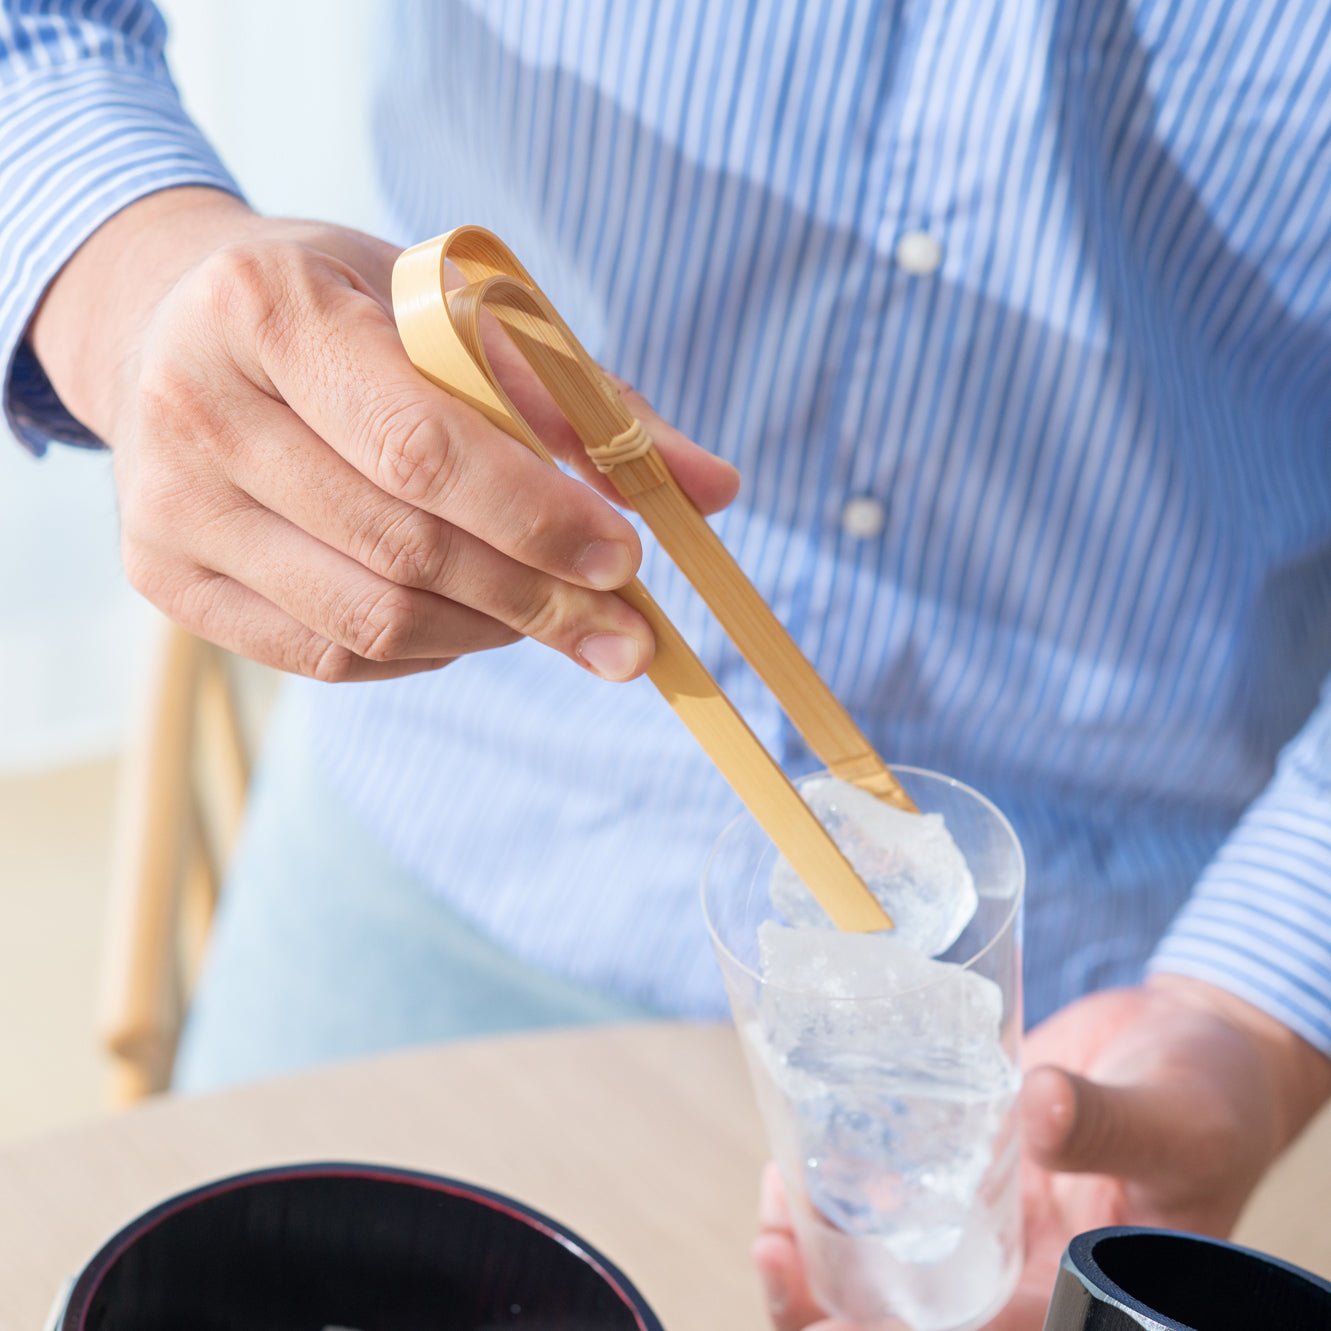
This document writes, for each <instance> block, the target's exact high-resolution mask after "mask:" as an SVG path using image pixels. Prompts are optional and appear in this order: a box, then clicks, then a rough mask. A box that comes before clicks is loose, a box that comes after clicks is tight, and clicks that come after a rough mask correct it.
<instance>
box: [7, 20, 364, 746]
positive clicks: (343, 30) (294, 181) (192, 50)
mask: <svg viewBox="0 0 1331 1331" xmlns="http://www.w3.org/2000/svg"><path fill="white" fill-rule="evenodd" d="M160 3H161V8H162V10H163V11H164V13H165V14H166V17H167V19H168V21H169V22H170V24H171V28H172V39H171V45H170V47H169V53H170V57H171V63H172V67H173V69H174V72H175V77H176V82H177V84H178V85H179V87H180V89H181V92H182V94H183V96H184V99H185V103H186V105H187V106H188V107H189V109H190V110H191V112H192V113H193V114H194V116H195V118H196V119H197V120H198V121H199V123H200V124H201V125H202V126H203V128H204V130H205V132H206V133H208V134H209V135H210V137H211V138H212V140H213V142H214V143H215V144H216V145H217V147H218V149H219V150H220V152H221V154H222V157H223V159H224V160H225V161H226V163H227V165H228V166H229V167H230V168H231V170H232V172H233V173H234V174H235V176H236V177H237V179H238V180H239V181H240V183H241V186H242V187H243V188H244V189H245V190H246V192H247V193H248V194H249V197H250V199H251V201H252V202H253V203H254V205H255V206H256V207H258V208H260V209H261V210H263V211H265V212H273V213H295V214H299V215H302V216H307V217H323V218H327V219H329V220H331V221H339V222H345V223H347V224H348V225H351V226H358V227H362V228H364V229H366V230H374V229H376V224H377V217H378V209H377V205H376V201H375V189H374V172H373V159H372V154H371V146H370V136H369V105H370V94H371V80H372V75H373V67H374V65H375V59H374V51H375V43H376V42H377V41H379V40H385V39H386V38H387V36H388V35H387V34H380V33H378V32H377V31H376V26H375V19H376V17H377V16H381V15H382V13H383V12H384V7H383V6H382V5H381V4H376V3H375V0H281V3H274V0H160ZM0 570H2V571H0V771H16V770H28V769H34V768H40V767H51V766H56V765H59V764H62V763H67V762H71V761H75V760H78V759H82V758H87V757H91V756H94V755H97V754H101V753H106V752H109V751H111V750H112V749H114V748H115V747H116V745H117V744H118V743H119V741H120V738H121V736H122V735H123V733H124V728H125V724H126V721H127V718H128V716H129V713H130V710H131V708H132V704H133V700H134V697H135V683H136V678H137V676H138V674H139V673H140V671H141V668H142V665H143V662H144V660H145V651H146V647H147V643H148V640H149V633H148V630H149V625H150V623H151V617H150V615H149V614H148V613H147V610H146V607H145V606H144V605H143V603H142V602H141V601H140V600H139V599H138V597H137V596H136V595H135V594H134V593H133V592H132V591H131V590H130V588H129V586H128V585H127V584H126V582H125V580H124V578H123V576H122V575H121V572H120V563H119V555H118V553H117V537H116V520H115V497H114V492H113V489H112V485H111V469H110V463H109V460H108V459H107V458H106V457H105V456H104V455H100V454H93V453H86V452H83V451H81V450H72V449H66V448H59V447H57V448H53V449H52V450H51V452H50V453H49V454H48V455H47V457H46V458H45V459H44V460H42V461H41V462H34V461H33V460H32V459H31V458H30V457H29V456H28V455H27V454H26V453H25V452H24V451H23V450H22V449H21V448H20V447H19V446H18V445H17V444H16V443H15V442H14V441H13V440H12V439H10V438H8V437H7V436H6V435H5V434H4V433H3V430H2V429H0Z"/></svg>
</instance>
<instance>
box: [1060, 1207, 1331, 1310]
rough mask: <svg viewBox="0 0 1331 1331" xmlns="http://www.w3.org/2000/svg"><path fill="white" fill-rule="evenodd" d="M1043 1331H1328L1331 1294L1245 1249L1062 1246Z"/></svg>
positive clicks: (1172, 1239) (1156, 1232)
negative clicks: (1059, 1263) (1052, 1298)
mask: <svg viewBox="0 0 1331 1331" xmlns="http://www.w3.org/2000/svg"><path fill="white" fill-rule="evenodd" d="M1044 1325H1045V1331H1142V1329H1143V1328H1145V1329H1146V1331H1328V1328H1331V1284H1328V1283H1327V1282H1326V1281H1325V1280H1322V1279H1321V1278H1320V1277H1318V1276H1315V1275H1312V1274H1310V1273H1309V1272H1307V1271H1303V1270H1300V1269H1299V1268H1298V1267H1297V1266H1291V1265H1290V1264H1289V1263H1288V1262H1281V1261H1277V1260H1276V1258H1274V1257H1267V1256H1265V1255H1264V1254H1262V1253H1259V1252H1253V1251H1252V1250H1251V1249H1250V1248H1240V1247H1238V1246H1237V1245H1236V1244H1233V1243H1222V1242H1221V1241H1220V1240H1219V1239H1208V1238H1200V1237H1198V1236H1196V1235H1193V1234H1175V1233H1172V1232H1170V1231H1168V1230H1163V1229H1139V1228H1133V1227H1127V1226H1122V1227H1116V1228H1112V1229H1093V1230H1091V1231H1090V1233H1087V1234H1079V1235H1078V1236H1077V1237H1076V1238H1075V1239H1073V1240H1072V1242H1071V1243H1070V1244H1068V1250H1067V1252H1066V1253H1064V1254H1063V1264H1062V1266H1061V1267H1060V1268H1059V1272H1058V1280H1057V1281H1056V1282H1055V1284H1054V1301H1053V1302H1052V1303H1051V1304H1050V1305H1049V1316H1048V1318H1047V1320H1046V1321H1045V1324H1044Z"/></svg>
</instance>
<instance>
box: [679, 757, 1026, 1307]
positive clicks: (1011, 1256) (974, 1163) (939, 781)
mask: <svg viewBox="0 0 1331 1331" xmlns="http://www.w3.org/2000/svg"><path fill="white" fill-rule="evenodd" d="M893 770H894V771H895V773H896V775H897V777H898V779H899V780H900V781H901V783H902V785H903V786H904V787H905V789H906V790H907V792H908V793H909V794H910V796H911V798H912V799H913V800H914V801H915V803H916V805H917V806H918V807H919V809H920V811H921V813H937V814H941V815H942V816H943V818H944V820H945V822H946V825H947V828H948V831H949V832H950V833H951V835H952V837H953V839H954V840H955V842H956V844H957V846H958V847H959V848H960V850H961V852H962V854H963V855H964V856H965V858H966V861H967V863H968V865H969V867H970V871H971V874H972V875H973V877H974V880H975V889H976V894H977V897H978V906H977V909H976V911H975V914H974V916H973V917H972V918H971V920H970V922H969V923H968V924H967V925H966V927H965V929H964V930H963V931H962V933H961V934H960V936H959V937H958V938H957V939H956V941H955V942H954V943H953V944H952V945H951V946H950V947H949V948H948V949H947V950H946V951H944V952H943V953H941V954H940V955H939V956H938V957H937V958H936V960H934V961H929V960H925V959H923V958H922V957H919V956H918V954H912V955H911V956H910V957H908V958H905V959H904V960H905V962H906V964H904V965H902V964H898V962H899V961H900V960H902V959H901V958H898V962H893V963H892V964H890V965H887V966H883V968H882V973H881V987H880V986H879V980H878V974H879V973H878V971H877V970H876V969H875V966H876V965H877V964H878V962H877V957H878V954H877V952H875V953H874V954H873V962H872V964H871V966H870V970H869V974H868V976H867V980H866V975H865V973H864V970H863V967H862V966H861V967H860V970H859V973H858V974H857V975H856V976H855V979H854V984H853V991H854V994H855V996H854V997H832V996H829V994H828V989H829V988H831V989H833V990H835V989H836V988H837V986H836V985H835V984H833V985H830V986H829V985H828V984H826V983H825V982H824V983H819V984H816V985H815V984H812V983H809V984H808V985H807V986H800V985H791V984H785V983H783V984H774V983H772V982H770V981H769V980H767V979H765V978H764V975H763V969H762V964H761V951H760V930H762V929H763V926H764V924H765V923H766V922H767V921H775V922H776V923H777V924H785V923H787V922H786V921H785V920H783V919H782V917H781V914H780V912H779V911H778V909H777V908H776V907H774V905H773V903H772V900H771V896H770V894H769V882H770V880H771V876H772V871H773V868H774V866H775V865H776V863H777V861H778V855H777V851H776V848H775V847H774V846H773V845H772V843H771V841H770V840H769V839H768V838H767V836H766V834H765V833H764V832H763V831H762V830H761V828H759V826H758V825H757V823H755V822H754V821H753V819H752V818H751V817H749V816H748V815H747V814H744V815H741V816H740V817H739V818H737V819H736V820H735V821H734V822H732V823H731V824H730V826H729V827H728V828H727V829H726V830H725V832H724V833H722V835H721V837H720V839H719V840H718V841H717V843H716V845H715V846H714V848H713V850H712V852H711V854H710V856H709V857H708V861H707V865H706V868H705V870H704V873H703V883H702V897H703V908H704V911H705V913H706V917H707V925H708V929H709V931H710V933H711V936H712V942H713V945H714V947H715V949H716V954H717V957H718V959H719V961H720V965H721V970H722V973H723V975H724V977H725V983H726V989H727V992H728V994H729V997H730V1004H731V1009H732V1012H733V1014H734V1019H735V1024H736V1027H737V1028H738V1030H739V1035H740V1042H741V1045H742V1046H743V1049H744V1053H745V1057H746V1059H747V1061H748V1065H749V1070H750V1073H751V1075H752V1078H753V1085H754V1090H755V1092H756V1094H757V1099H758V1104H759V1108H760V1109H761V1111H762V1116H763V1120H764V1123H765V1126H766V1129H767V1134H768V1139H769V1144H770V1146H771V1150H772V1153H773V1155H774V1157H775V1159H776V1162H777V1165H778V1167H779V1169H780V1171H781V1176H782V1179H783V1181H784V1183H785V1187H786V1193H787V1197H788V1199H789V1202H790V1210H791V1214H792V1217H793V1220H794V1224H795V1230H796V1235H797V1237H798V1240H799V1245H800V1249H801V1252H802V1254H803V1258H804V1262H805V1265H806V1268H807V1272H808V1277H809V1282H810V1287H811V1289H812V1292H813V1293H814V1295H815V1297H816V1298H817V1299H818V1300H819V1302H820V1303H821V1304H822V1306H823V1308H824V1309H825V1310H826V1312H828V1313H829V1314H830V1315H833V1316H836V1317H841V1318H845V1319H847V1320H849V1321H853V1322H855V1323H856V1324H857V1325H861V1326H864V1327H872V1328H875V1329H876V1328H880V1327H881V1328H902V1327H909V1328H910V1331H969V1329H970V1328H976V1327H981V1326H983V1325H984V1323H985V1322H986V1321H987V1320H988V1319H989V1318H991V1317H992V1316H993V1315H994V1314H995V1313H996V1312H998V1310H999V1309H1000V1308H1001V1307H1002V1306H1003V1304H1004V1303H1006V1302H1007V1300H1008V1298H1009V1297H1010V1296H1011V1294H1012V1291H1013V1289H1014V1287H1015V1285H1016V1281H1017V1277H1018V1275H1019V1273H1020V1270H1021V1263H1022V1240H1021V1233H1022V1229H1021V1197H1020V1187H1019V1157H1020V1140H1019V1136H1018V1126H1017V1115H1016V1095H1017V1091H1018V1089H1019V1086H1020V1071H1019V1069H1020V1063H1019V1048H1020V1040H1021V1030H1022V1015H1021V905H1022V892H1023V888H1024V885H1025V863H1024V860H1023V857H1022V852H1021V846H1020V844H1019V843H1018V841H1017V838H1016V836H1015V835H1014V834H1013V831H1012V828H1011V826H1010V825H1009V823H1008V821H1007V819H1006V818H1004V817H1003V815H1002V814H1001V813H1000V812H999V811H998V809H997V808H995V807H994V805H993V804H991V803H990V802H989V801H988V800H987V799H985V798H984V796H983V795H980V794H979V793H978V792H976V791H974V790H972V789H970V788H969V787H968V786H965V785H963V784H962V783H961V782H959V781H954V780H952V779H951V778H949V777H946V776H942V775H939V774H938V773H935V772H928V771H923V770H920V769H915V768H910V767H896V768H894V769H893ZM768 927H769V930H770V928H771V926H768ZM828 927H829V928H830V924H829V926H828ZM809 932H810V933H813V932H815V931H813V930H810V931H809ZM830 941H831V942H832V943H836V942H838V941H839V940H837V939H832V940H830ZM813 943H814V946H815V947H817V946H818V945H819V942H818V940H817V939H814V940H813ZM828 955H829V956H831V955H833V954H831V953H829V954H828ZM859 955H860V956H861V957H863V955H864V954H859ZM938 963H949V964H946V965H940V964H938ZM783 979H784V977H783Z"/></svg>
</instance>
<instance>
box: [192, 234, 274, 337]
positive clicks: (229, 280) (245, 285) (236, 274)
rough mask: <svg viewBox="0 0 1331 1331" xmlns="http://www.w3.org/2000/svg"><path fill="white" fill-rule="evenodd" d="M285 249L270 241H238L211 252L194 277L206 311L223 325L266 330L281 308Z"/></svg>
mask: <svg viewBox="0 0 1331 1331" xmlns="http://www.w3.org/2000/svg"><path fill="white" fill-rule="evenodd" d="M286 249H287V247H286V246H284V245H281V244H279V243H276V242H272V241H237V242H235V243H233V244H230V245H223V246H221V247H219V248H218V249H216V250H214V251H213V252H212V253H211V254H210V255H209V256H208V257H207V258H206V259H204V260H203V262H202V263H201V264H200V265H199V269H198V276H197V280H198V281H199V283H200V284H201V285H202V287H203V290H204V293H205V298H206V301H207V305H208V308H209V311H210V312H211V313H212V314H213V315H214V316H215V317H216V318H218V319H220V320H221V321H223V322H225V323H235V324H239V325H240V326H243V327H247V328H253V329H255V330H258V331H262V330H263V329H265V328H266V327H267V326H268V324H269V322H270V321H271V319H272V318H273V315H274V314H275V312H276V311H277V310H278V308H279V307H280V305H281V299H280V296H279V289H280V286H281V283H280V277H279V275H280V273H281V271H282V268H283V266H284V258H285V251H286Z"/></svg>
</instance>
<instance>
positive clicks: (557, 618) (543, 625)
mask: <svg viewBox="0 0 1331 1331" xmlns="http://www.w3.org/2000/svg"><path fill="white" fill-rule="evenodd" d="M564 611H565V607H564V605H563V601H562V598H561V597H560V596H559V594H558V592H557V591H555V590H552V589H551V588H550V587H549V586H548V585H545V584H543V583H540V582H536V583H534V584H533V585H532V587H531V588H530V590H529V591H528V592H527V594H526V595H524V596H522V597H521V598H520V599H519V600H517V601H516V602H515V604H514V606H513V610H512V613H511V614H510V615H509V616H508V624H509V626H510V627H511V628H514V629H516V630H517V631H518V632H519V633H520V634H522V635H523V636H524V637H527V638H537V639H539V640H540V641H542V642H548V641H549V640H550V639H552V638H554V637H555V636H556V635H557V633H558V631H559V629H560V628H561V627H562V625H563V622H564V617H565V615H564Z"/></svg>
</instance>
